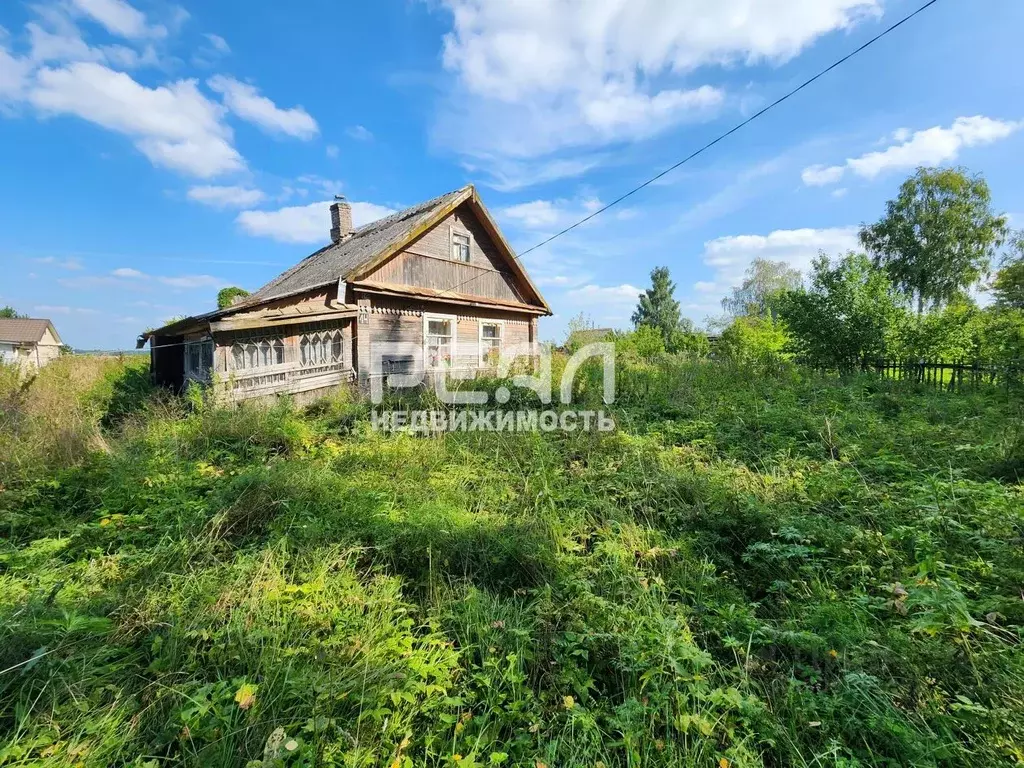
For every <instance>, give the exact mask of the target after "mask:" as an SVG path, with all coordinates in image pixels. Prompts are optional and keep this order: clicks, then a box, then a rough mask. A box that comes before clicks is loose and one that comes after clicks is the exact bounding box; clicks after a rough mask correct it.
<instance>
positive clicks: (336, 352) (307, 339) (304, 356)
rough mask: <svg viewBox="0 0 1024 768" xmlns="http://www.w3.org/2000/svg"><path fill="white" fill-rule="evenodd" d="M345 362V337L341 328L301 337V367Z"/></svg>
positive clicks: (310, 333)
mask: <svg viewBox="0 0 1024 768" xmlns="http://www.w3.org/2000/svg"><path fill="white" fill-rule="evenodd" d="M344 362H345V337H344V335H343V334H342V332H341V329H340V328H335V329H333V330H327V331H310V332H309V333H304V334H302V335H301V336H300V337H299V365H301V366H302V367H303V368H312V367H314V366H319V365H334V364H336V363H344Z"/></svg>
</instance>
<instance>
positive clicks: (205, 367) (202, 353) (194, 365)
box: [185, 339, 213, 381]
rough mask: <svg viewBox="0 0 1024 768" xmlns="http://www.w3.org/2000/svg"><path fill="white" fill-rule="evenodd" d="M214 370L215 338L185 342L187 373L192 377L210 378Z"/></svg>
mask: <svg viewBox="0 0 1024 768" xmlns="http://www.w3.org/2000/svg"><path fill="white" fill-rule="evenodd" d="M211 370H213V339H197V340H196V341H186V342H185V375H186V376H187V377H188V378H190V379H201V380H203V381H205V380H207V379H209V378H210V371H211Z"/></svg>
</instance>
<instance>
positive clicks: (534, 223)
mask: <svg viewBox="0 0 1024 768" xmlns="http://www.w3.org/2000/svg"><path fill="white" fill-rule="evenodd" d="M601 205H602V203H601V201H600V200H598V199H596V198H586V199H584V200H582V201H579V202H573V201H569V200H533V201H531V202H528V203H519V204H517V205H510V206H507V207H505V208H501V209H499V210H498V216H499V217H500V218H501V219H503V220H505V221H507V222H510V223H512V224H515V225H518V226H520V227H523V228H525V229H532V230H550V229H553V228H556V227H564V226H567V225H569V224H572V223H573V222H575V221H579V220H580V219H581V218H583V217H584V216H586V215H588V214H590V213H593V212H594V211H595V210H597V209H598V208H600V207H601Z"/></svg>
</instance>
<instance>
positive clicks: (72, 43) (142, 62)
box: [25, 12, 159, 69]
mask: <svg viewBox="0 0 1024 768" xmlns="http://www.w3.org/2000/svg"><path fill="white" fill-rule="evenodd" d="M46 19H47V21H48V23H49V25H50V27H51V28H50V29H46V28H44V27H43V26H42V25H41V24H39V23H38V22H34V21H31V22H29V23H28V24H26V25H25V29H26V30H27V31H28V36H29V45H30V53H29V57H30V58H31V59H32V61H34V62H36V63H43V62H63V61H93V62H105V63H109V64H113V65H115V66H117V67H121V68H123V69H133V68H135V67H141V66H155V65H157V64H159V58H158V56H157V53H156V49H155V48H153V46H152V45H147V46H145V47H144V48H143V49H142V51H141V52H139V51H136V50H135V49H134V48H129V47H128V46H125V45H103V46H99V47H92V46H90V45H89V44H88V43H86V42H85V40H84V39H83V38H82V36H81V33H80V32H79V31H78V28H77V27H76V26H75V25H74V24H72V23H71V21H70V20H69V19H67V18H65V17H62V16H61V15H60V14H58V13H52V12H51V13H48V14H46Z"/></svg>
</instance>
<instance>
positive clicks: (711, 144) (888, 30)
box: [442, 0, 939, 293]
mask: <svg viewBox="0 0 1024 768" xmlns="http://www.w3.org/2000/svg"><path fill="white" fill-rule="evenodd" d="M937 2H939V0H928V2H927V3H925V4H924V5H922V6H921V7H920V8H918V9H917V10H916V11H913V12H912V13H910V14H908V15H906V16H904V17H903V18H902V19H900V20H899V21H897V22H896V23H895V24H893V25H892V26H890V27H888V28H886V29H884V30H882V31H881V32H879V33H878V34H877V35H875V36H874V37H873V38H871V39H870V40H868V41H867V42H866V43H864V44H863V45H862V46H860V47H859V48H857V49H856V50H854V51H851V52H850V53H848V54H846V55H845V56H843V58H841V59H839V60H838V61H835V62H833V63H832V64H831V65H829V66H828V67H826V68H825V69H823V70H821V71H820V72H818V74H816V75H814V77H812V78H810V79H809V80H806V81H804V82H803V83H801V84H800V85H798V86H797V87H796V88H794V89H793V90H791V91H789V92H788V93H786V94H785V95H783V96H781V97H779V98H778V99H776V100H775V101H773V102H772V103H771V104H769V105H768V106H766V107H764V108H763V109H761V110H760V111H758V112H755V113H754V114H753V115H751V116H750V117H748V118H747V119H746V120H744V121H743V122H741V123H738V124H737V125H735V126H733V127H732V128H730V129H729V130H728V131H726V132H725V133H723V134H721V135H720V136H718V137H717V138H716V139H713V140H712V141H709V142H708V143H707V144H705V145H704V146H702V147H701V148H700V149H697V150H695V151H694V152H691V153H690V154H689V155H687V156H686V157H684V158H683V159H682V160H680V161H679V162H677V163H676V164H675V165H671V166H669V167H668V168H666V169H665V170H663V171H662V172H661V173H659V174H657V175H656V176H652V177H651V178H649V179H647V181H645V182H643V183H642V184H638V185H637V186H635V187H633V188H632V189H631V190H629V191H628V192H626V193H625V194H623V195H620V196H619V197H617V198H615V199H614V200H612V201H611V202H610V203H608V204H607V205H603V206H601V207H600V208H598V209H597V210H596V211H593V212H591V213H589V214H588V215H586V216H584V217H583V218H582V219H580V220H579V221H577V222H575V223H574V224H570V225H569V226H568V227H566V228H565V229H563V230H561V231H560V232H556V233H555V234H553V235H551V236H550V237H548V238H546V239H544V240H542V241H541V242H539V243H537V244H536V245H533V246H531V247H529V248H527V249H526V250H525V251H523V252H521V253H520V254H518V255H517V256H515V261H520V260H522V258H523V256H525V255H526V254H528V253H532V252H533V251H536V250H537V249H538V248H542V247H544V246H545V245H547V244H548V243H550V242H551V241H552V240H556V239H558V238H559V237H561V236H562V235H565V234H568V233H569V232H572V231H573V230H574V229H576V228H577V227H579V226H582V225H583V224H586V223H587V222H588V221H590V220H591V219H593V218H596V217H598V216H600V215H601V214H602V213H604V212H605V211H607V210H608V209H610V208H613V207H615V206H616V205H618V204H619V203H621V202H622V201H624V200H626V199H628V198H630V197H632V196H633V195H635V194H636V193H637V192H639V191H640V190H642V189H645V188H646V187H649V186H650V185H651V184H653V183H654V182H656V181H658V180H659V179H661V178H663V177H664V176H667V175H668V174H670V173H672V171H674V170H676V169H677V168H679V167H681V166H683V165H685V164H686V163H688V162H690V161H691V160H693V159H694V158H696V157H698V156H700V155H702V154H704V153H705V152H707V151H708V150H709V149H711V148H712V147H714V146H715V145H716V144H719V143H721V142H722V141H724V140H725V139H727V138H729V137H730V136H732V135H733V134H734V133H736V132H738V131H740V130H742V129H743V128H746V127H747V126H748V125H750V124H751V123H752V122H754V121H755V120H757V119H758V118H760V117H762V116H763V115H765V114H766V113H768V112H770V111H771V110H773V109H775V108H776V107H777V106H779V105H780V104H782V103H783V102H785V101H788V100H789V99H791V98H792V97H793V96H796V95H797V94H798V93H800V92H801V91H802V90H804V89H805V88H807V87H808V86H810V85H812V84H813V83H815V82H817V81H818V80H820V79H821V78H823V77H824V76H825V75H827V74H828V73H829V72H831V71H832V70H833V69H836V68H838V67H840V66H842V65H843V64H845V63H846V62H848V61H849V60H850V59H852V58H853V57H854V56H856V55H858V54H860V53H863V52H864V51H865V50H867V49H868V48H870V47H871V46H872V45H874V44H875V43H877V42H878V41H879V40H881V39H882V38H883V37H886V36H887V35H889V34H891V33H892V32H895V31H896V30H897V29H899V28H900V27H902V26H903V25H904V24H906V23H907V22H908V21H910V20H911V19H913V18H914V17H916V16H918V15H919V14H921V13H924V12H925V11H926V10H928V9H929V8H931V7H932V6H933V5H935V4H936V3H937ZM482 274H483V273H480V274H478V275H474V276H473V277H471V278H469V279H468V280H463V281H462V282H461V283H457V284H455V285H454V286H452V287H451V288H444V289H442V292H443V293H450V292H452V291H454V290H456V289H457V288H461V287H462V286H464V285H466V284H468V283H471V282H473V281H474V280H476V279H477V278H479V277H481V275H482Z"/></svg>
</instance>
